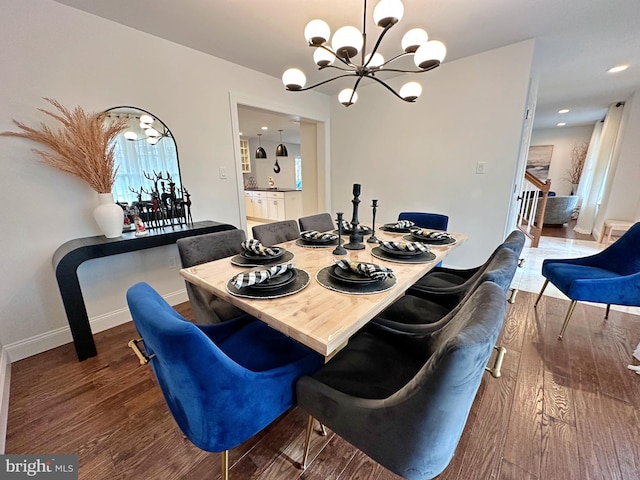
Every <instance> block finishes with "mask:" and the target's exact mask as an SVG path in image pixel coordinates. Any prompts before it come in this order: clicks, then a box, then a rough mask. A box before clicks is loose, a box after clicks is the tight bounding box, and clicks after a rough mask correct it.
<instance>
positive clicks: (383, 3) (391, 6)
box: [373, 0, 404, 28]
mask: <svg viewBox="0 0 640 480" xmlns="http://www.w3.org/2000/svg"><path fill="white" fill-rule="evenodd" d="M403 15H404V5H403V4H402V2H401V1H400V0H380V2H379V3H378V4H377V5H376V8H375V9H374V10H373V21H374V22H376V25H378V26H379V27H382V28H386V27H388V26H390V25H395V24H396V23H398V22H399V21H400V20H402V16H403Z"/></svg>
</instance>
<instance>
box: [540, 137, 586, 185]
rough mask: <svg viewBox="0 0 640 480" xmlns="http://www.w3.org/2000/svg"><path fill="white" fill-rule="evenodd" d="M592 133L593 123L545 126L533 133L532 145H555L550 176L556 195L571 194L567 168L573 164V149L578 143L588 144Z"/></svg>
mask: <svg viewBox="0 0 640 480" xmlns="http://www.w3.org/2000/svg"><path fill="white" fill-rule="evenodd" d="M592 133H593V125H587V126H581V127H557V128H544V129H539V130H534V131H533V132H532V133H531V145H553V153H552V154H551V164H550V165H549V178H550V179H551V190H552V191H554V192H556V195H569V194H571V182H570V181H569V180H568V178H567V177H568V173H567V170H568V169H569V167H570V166H571V150H572V149H573V147H574V146H576V145H577V146H580V145H582V144H583V143H586V144H587V145H588V144H589V141H590V140H591V134H592Z"/></svg>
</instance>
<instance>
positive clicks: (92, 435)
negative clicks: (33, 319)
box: [6, 292, 640, 480]
mask: <svg viewBox="0 0 640 480" xmlns="http://www.w3.org/2000/svg"><path fill="white" fill-rule="evenodd" d="M533 300H534V295H533V294H530V293H526V292H520V293H519V294H518V297H517V302H516V304H515V305H511V306H509V313H508V316H507V318H506V322H505V326H504V329H503V332H502V335H501V340H500V342H499V343H500V344H501V345H503V346H505V347H506V348H507V349H508V353H507V356H506V359H505V363H504V367H503V377H502V378H500V379H493V378H491V377H489V376H488V375H486V374H485V378H484V379H483V382H482V384H481V386H480V390H479V392H478V395H477V397H476V399H475V403H474V406H473V409H472V411H471V415H470V416H469V419H468V422H467V426H466V429H465V431H464V434H463V436H462V439H461V441H460V444H459V446H458V449H457V451H456V454H455V456H454V458H453V460H452V462H451V464H450V465H449V467H448V468H447V469H446V470H445V471H444V473H443V474H442V475H441V476H440V477H439V479H441V480H442V479H446V480H453V479H457V480H474V479H481V480H485V479H522V480H533V479H540V480H549V479H554V480H555V479H561V480H571V479H576V480H577V479H580V480H586V479H606V480H615V479H627V480H632V479H634V480H637V479H638V478H640V473H639V472H640V441H639V432H640V427H639V425H640V409H639V407H640V375H637V374H636V373H634V372H632V371H631V370H628V369H627V368H626V366H627V365H628V364H629V363H638V362H637V361H635V362H634V360H633V358H632V356H631V352H632V351H633V349H634V348H635V345H636V344H637V343H638V341H640V321H639V320H640V319H639V318H638V317H636V316H633V315H629V314H623V313H620V312H614V311H612V312H611V315H610V318H609V320H608V321H606V322H605V321H603V318H602V314H603V311H604V310H603V309H601V308H596V307H593V306H586V305H580V304H579V305H578V306H577V307H576V310H575V312H574V314H573V317H574V318H573V321H572V323H571V324H570V325H569V327H568V329H567V332H566V334H565V338H564V340H563V341H562V342H560V341H558V340H557V334H558V332H559V330H560V325H561V323H562V319H563V316H564V313H565V310H566V308H567V306H568V302H567V301H564V300H558V299H555V298H551V297H544V298H543V300H542V301H541V302H540V305H539V306H538V309H537V311H536V310H534V309H533ZM181 311H185V308H184V307H183V308H182V309H181ZM186 311H188V307H187V309H186ZM134 336H135V334H134V331H133V328H132V326H131V324H126V325H122V326H120V327H117V328H114V329H111V330H109V331H107V332H103V333H100V334H97V335H96V343H97V347H98V351H99V352H100V353H99V355H98V357H95V358H92V359H89V360H86V361H84V362H78V361H77V360H76V357H75V353H74V351H73V349H72V347H71V345H66V346H63V347H60V348H57V349H55V350H51V351H49V352H46V353H43V354H41V355H38V356H35V357H31V358H28V359H25V360H22V361H20V362H16V363H14V364H13V365H12V374H11V395H10V405H9V424H8V434H7V442H6V450H7V453H22V454H28V453H40V454H43V453H77V454H79V475H80V478H81V479H91V480H96V479H133V478H136V479H137V478H139V479H145V480H148V479H162V480H166V479H182V478H185V479H197V480H200V479H204V478H219V469H220V462H219V456H218V455H217V454H210V453H205V452H202V451H200V450H198V449H197V448H196V447H194V446H192V445H191V444H190V443H189V442H188V441H187V440H186V439H185V438H184V437H183V435H182V434H181V433H180V432H179V430H178V428H177V427H176V425H175V423H174V421H173V419H172V418H171V416H170V414H169V412H168V410H167V408H166V406H165V404H164V401H163V399H162V396H161V393H160V390H159V389H158V387H157V385H156V383H155V381H154V378H153V376H152V373H151V369H150V367H148V366H140V365H139V364H138V362H137V360H136V359H135V357H134V356H133V354H132V353H131V351H130V350H129V348H127V347H126V342H127V340H129V339H130V338H133V337H134ZM256 394H259V392H256ZM305 425H306V416H305V414H304V413H303V412H302V411H301V410H300V409H298V408H296V409H293V410H292V411H290V412H288V413H287V414H285V415H284V416H283V417H281V418H280V419H278V420H277V421H276V422H275V423H274V424H272V425H271V426H270V427H268V428H267V429H266V430H265V431H263V432H262V433H261V434H260V435H258V436H257V437H256V438H254V439H252V440H250V441H248V442H246V443H245V444H243V445H242V446H241V447H239V448H237V449H235V450H233V451H232V452H231V454H230V459H231V463H232V468H231V479H232V480H247V479H260V480H267V479H286V480H289V479H298V478H299V479H305V480H335V479H341V480H343V479H344V480H352V479H369V480H393V479H395V480H398V479H399V477H397V476H395V475H393V474H391V473H390V472H389V471H387V470H385V469H384V468H382V467H381V466H380V465H378V464H377V463H375V462H373V461H372V460H370V459H369V458H367V457H366V456H365V455H363V454H362V453H360V452H359V451H358V450H356V449H355V448H353V447H352V446H350V445H349V444H347V443H346V442H345V441H344V440H342V439H341V438H339V437H338V436H336V435H334V434H332V433H331V432H329V435H328V436H327V437H321V436H320V435H313V440H314V444H313V449H312V452H311V457H310V458H311V460H312V462H311V465H310V466H309V468H308V469H307V471H306V472H304V473H302V472H301V471H300V470H298V469H297V468H296V464H297V462H298V461H299V460H300V458H301V446H302V440H303V438H302V437H303V433H304V429H305Z"/></svg>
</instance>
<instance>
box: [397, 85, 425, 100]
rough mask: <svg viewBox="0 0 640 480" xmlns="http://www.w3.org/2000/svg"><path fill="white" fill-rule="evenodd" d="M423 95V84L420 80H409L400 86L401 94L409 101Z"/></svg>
mask: <svg viewBox="0 0 640 480" xmlns="http://www.w3.org/2000/svg"><path fill="white" fill-rule="evenodd" d="M420 95H422V85H420V84H419V83H418V82H407V83H405V84H404V85H403V86H402V88H400V96H401V97H402V98H403V99H404V100H406V101H407V102H415V101H416V100H417V99H418V97H420Z"/></svg>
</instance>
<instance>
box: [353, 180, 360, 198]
mask: <svg viewBox="0 0 640 480" xmlns="http://www.w3.org/2000/svg"><path fill="white" fill-rule="evenodd" d="M353 194H354V195H355V196H356V197H358V196H360V184H359V183H354V184H353Z"/></svg>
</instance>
